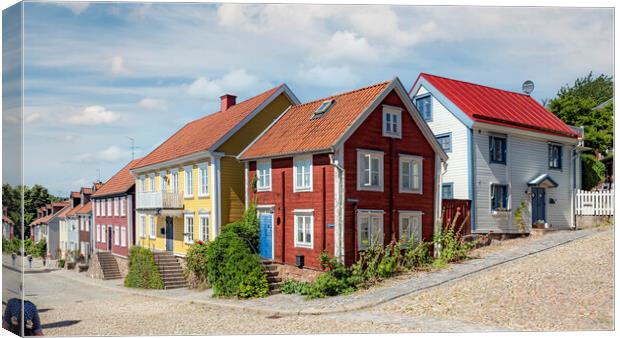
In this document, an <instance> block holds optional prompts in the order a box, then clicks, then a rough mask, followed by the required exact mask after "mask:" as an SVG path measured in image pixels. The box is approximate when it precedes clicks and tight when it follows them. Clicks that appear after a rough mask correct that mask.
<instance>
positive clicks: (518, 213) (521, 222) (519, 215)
mask: <svg viewBox="0 0 620 338" xmlns="http://www.w3.org/2000/svg"><path fill="white" fill-rule="evenodd" d="M524 212H525V200H521V203H519V207H518V208H517V210H515V222H516V223H517V227H518V228H519V232H520V233H525V218H524V217H523V213H524Z"/></svg>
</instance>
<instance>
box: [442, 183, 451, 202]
mask: <svg viewBox="0 0 620 338" xmlns="http://www.w3.org/2000/svg"><path fill="white" fill-rule="evenodd" d="M441 198H443V199H453V198H454V184H453V183H443V184H442V185H441Z"/></svg>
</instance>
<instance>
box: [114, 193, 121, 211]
mask: <svg viewBox="0 0 620 338" xmlns="http://www.w3.org/2000/svg"><path fill="white" fill-rule="evenodd" d="M119 210H120V208H119V207H118V197H114V216H118V214H119V213H118V212H119Z"/></svg>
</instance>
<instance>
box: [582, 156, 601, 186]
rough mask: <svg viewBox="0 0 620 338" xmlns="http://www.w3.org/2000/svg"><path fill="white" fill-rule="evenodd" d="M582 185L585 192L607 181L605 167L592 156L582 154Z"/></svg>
mask: <svg viewBox="0 0 620 338" xmlns="http://www.w3.org/2000/svg"><path fill="white" fill-rule="evenodd" d="M581 163H582V164H583V171H582V174H581V175H582V183H583V189H584V190H590V189H592V188H594V187H596V185H598V184H599V183H601V182H602V181H603V179H605V165H604V164H603V162H601V161H599V160H597V159H596V157H595V156H594V155H592V154H582V155H581Z"/></svg>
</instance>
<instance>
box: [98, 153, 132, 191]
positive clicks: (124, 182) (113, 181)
mask: <svg viewBox="0 0 620 338" xmlns="http://www.w3.org/2000/svg"><path fill="white" fill-rule="evenodd" d="M140 160H142V158H137V159H135V160H133V161H131V162H129V163H128V164H127V165H126V166H124V167H123V169H121V170H119V171H118V172H117V173H116V174H114V176H112V177H111V178H110V179H109V180H108V181H107V182H105V184H104V185H102V186H101V188H99V190H97V191H95V193H94V194H93V195H92V197H95V198H97V197H103V196H109V195H115V194H122V193H125V192H127V190H129V189H130V188H131V187H132V186H133V185H134V184H135V179H134V177H133V175H132V174H131V172H130V171H129V170H130V169H132V168H133V167H134V166H135V165H136V164H137V163H138V162H140Z"/></svg>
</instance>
